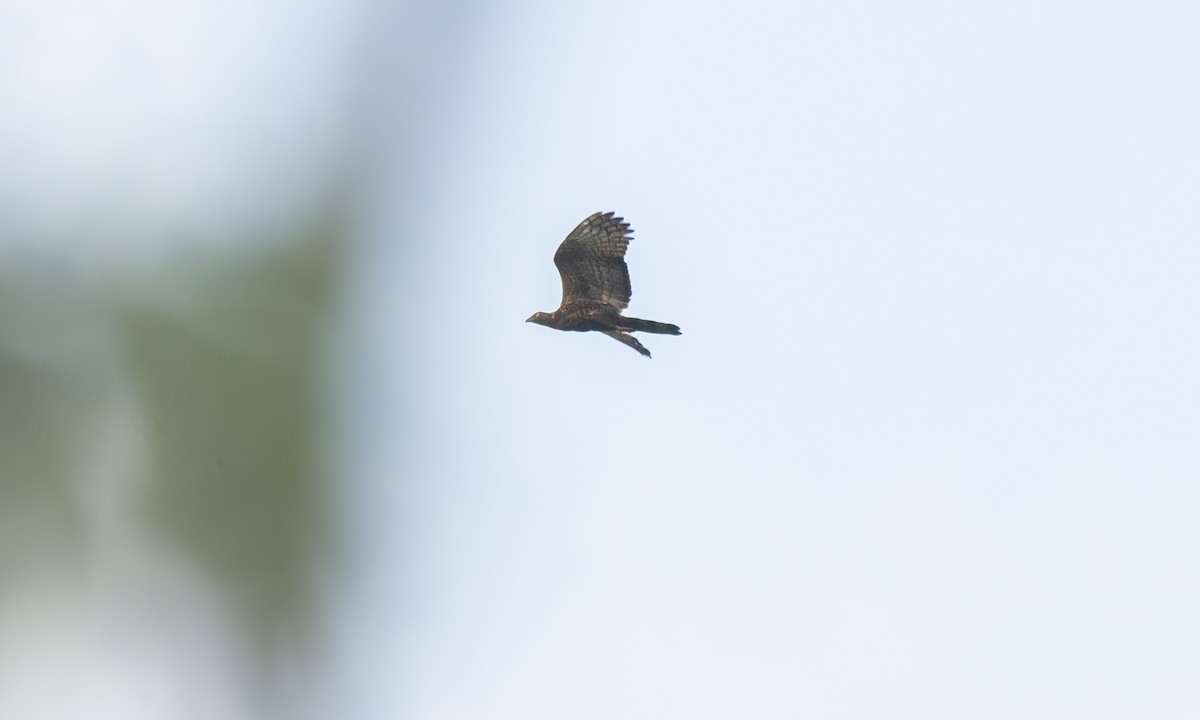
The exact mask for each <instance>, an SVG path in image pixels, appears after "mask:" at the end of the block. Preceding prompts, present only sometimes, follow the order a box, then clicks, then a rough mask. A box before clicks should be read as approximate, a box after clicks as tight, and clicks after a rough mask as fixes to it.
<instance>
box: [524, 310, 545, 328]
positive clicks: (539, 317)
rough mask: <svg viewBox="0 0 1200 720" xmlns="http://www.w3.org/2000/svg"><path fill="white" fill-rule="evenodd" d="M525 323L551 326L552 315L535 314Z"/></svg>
mask: <svg viewBox="0 0 1200 720" xmlns="http://www.w3.org/2000/svg"><path fill="white" fill-rule="evenodd" d="M525 322H531V323H537V324H538V325H549V324H550V313H544V312H535V313H534V314H532V315H530V316H529V319H528V320H526V321H525Z"/></svg>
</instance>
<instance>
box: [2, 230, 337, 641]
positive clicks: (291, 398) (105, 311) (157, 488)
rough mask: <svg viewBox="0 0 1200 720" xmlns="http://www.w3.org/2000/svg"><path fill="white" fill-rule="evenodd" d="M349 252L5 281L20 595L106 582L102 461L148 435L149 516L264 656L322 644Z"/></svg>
mask: <svg viewBox="0 0 1200 720" xmlns="http://www.w3.org/2000/svg"><path fill="white" fill-rule="evenodd" d="M340 241H341V232H340V229H339V226H338V224H337V223H323V224H318V225H317V226H316V227H315V228H313V229H311V230H310V231H309V232H306V233H302V234H301V237H299V239H296V240H289V241H287V242H267V243H261V244H255V245H253V249H252V250H246V251H244V252H237V253H227V254H225V255H224V256H221V255H216V254H214V255H211V256H206V257H205V258H203V259H196V260H194V261H192V262H187V263H176V264H172V265H170V266H169V267H166V268H163V269H159V270H156V271H153V272H146V271H144V270H143V271H138V272H132V271H129V272H114V273H94V272H93V273H84V274H81V273H79V272H77V271H75V270H71V269H69V268H68V269H64V266H62V265H57V264H56V263H54V262H51V263H48V264H45V263H44V264H40V265H39V264H38V263H34V262H31V263H29V264H28V265H26V266H24V267H20V266H16V267H14V266H9V267H7V268H4V269H3V270H2V271H0V277H6V278H7V280H6V281H5V282H3V283H0V426H2V429H3V431H2V432H0V588H3V587H4V586H7V587H8V590H7V591H19V588H14V587H13V585H12V581H13V580H14V579H19V578H20V577H21V575H22V572H24V570H25V569H28V568H29V566H30V565H32V564H38V563H57V564H60V565H62V566H64V567H67V568H70V567H78V568H79V569H81V570H84V571H87V568H86V564H87V560H86V558H87V557H88V553H87V549H88V548H87V544H88V543H89V542H90V541H91V539H90V537H89V536H88V533H87V532H86V526H87V522H86V518H87V516H88V514H89V513H90V512H92V510H93V508H92V507H91V505H92V504H93V503H95V502H97V498H96V492H95V491H94V490H90V489H88V488H87V487H86V485H87V484H88V483H89V482H92V479H93V478H92V475H91V473H90V472H89V467H88V465H89V463H92V462H93V458H94V456H95V455H96V449H95V445H96V443H103V442H106V437H107V436H106V435H104V433H103V429H104V426H105V425H106V424H108V423H112V422H128V423H129V427H130V428H132V429H133V430H132V433H133V434H134V435H136V436H137V437H138V441H137V442H134V443H130V444H129V447H128V448H127V449H126V450H124V452H126V453H127V454H133V455H137V457H128V458H125V461H123V462H121V463H120V464H119V467H120V468H125V469H126V471H127V472H131V473H138V474H145V475H147V477H143V478H139V479H138V481H137V482H136V483H133V484H132V486H133V487H135V488H136V492H135V493H134V495H133V498H132V501H131V502H132V504H133V506H134V507H132V508H130V513H131V514H130V517H133V518H136V521H137V522H138V523H140V524H142V525H144V527H145V529H146V536H147V537H150V538H152V539H153V540H152V541H153V542H161V543H165V544H167V545H168V546H169V547H170V548H171V551H172V552H171V554H172V555H174V556H177V557H185V558H187V559H188V561H189V562H190V564H191V566H192V567H194V568H199V569H200V571H201V574H202V575H203V576H204V578H205V580H206V581H207V583H208V585H209V587H210V589H212V590H213V591H214V594H215V595H216V597H218V598H219V599H220V600H221V601H222V602H223V604H224V606H225V607H226V608H227V609H229V610H230V615H231V617H232V618H233V619H234V620H235V621H236V622H238V623H239V624H240V625H241V626H242V627H243V630H244V632H243V631H239V632H238V633H237V635H238V636H239V637H242V638H244V639H245V640H246V647H245V648H243V650H244V651H247V652H248V653H249V654H250V656H251V657H257V658H259V659H260V660H267V659H269V658H270V656H271V655H272V653H273V652H274V651H276V650H278V651H284V652H291V651H293V650H295V649H296V645H297V644H298V643H299V644H302V643H303V642H304V640H305V639H306V637H305V636H306V634H307V632H306V631H307V630H308V629H310V628H313V627H315V625H316V623H315V622H314V617H313V612H314V610H315V609H316V607H315V599H316V597H317V594H316V591H317V590H318V583H319V579H320V572H321V567H322V563H323V562H324V561H326V560H327V559H328V551H327V548H328V541H329V538H330V532H329V530H330V528H329V513H328V509H327V508H328V494H327V489H326V488H325V487H324V485H323V467H324V466H323V463H322V458H321V456H320V452H319V451H320V448H321V447H322V446H323V443H322V442H321V440H320V432H321V422H320V417H321V408H320V407H319V404H318V401H317V398H318V397H319V392H318V385H319V383H320V381H321V379H322V372H323V365H322V360H321V359H322V358H323V357H325V356H326V353H325V352H324V350H323V347H322V344H321V343H322V338H323V337H324V330H325V329H326V326H327V324H328V322H329V309H330V301H331V297H332V296H333V281H334V278H335V277H336V276H337V272H336V262H335V261H336V258H337V249H338V248H339V246H340ZM100 492H101V493H103V489H101V490H100ZM102 500H103V499H102V498H101V501H102ZM92 571H95V569H94V568H93V569H92ZM3 592H6V590H4V589H0V593H3Z"/></svg>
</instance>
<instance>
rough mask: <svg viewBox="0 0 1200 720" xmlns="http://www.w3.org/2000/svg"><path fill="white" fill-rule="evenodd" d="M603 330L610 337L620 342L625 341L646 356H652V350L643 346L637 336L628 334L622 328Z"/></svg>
mask: <svg viewBox="0 0 1200 720" xmlns="http://www.w3.org/2000/svg"><path fill="white" fill-rule="evenodd" d="M603 332H604V334H605V335H607V336H609V337H610V338H612V339H614V340H617V341H619V342H623V343H625V344H626V345H628V346H629V347H631V348H633V349H634V350H637V351H638V352H640V353H641V354H643V355H645V356H646V357H650V351H649V350H647V349H646V348H644V347H642V344H641V343H640V342H638V341H637V338H635V337H634V336H632V335H627V334H625V333H623V332H621V331H620V330H604V331H603Z"/></svg>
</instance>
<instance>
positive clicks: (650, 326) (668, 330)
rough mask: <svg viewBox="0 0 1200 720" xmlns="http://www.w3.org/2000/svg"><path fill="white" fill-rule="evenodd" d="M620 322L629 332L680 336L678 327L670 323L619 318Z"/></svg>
mask: <svg viewBox="0 0 1200 720" xmlns="http://www.w3.org/2000/svg"><path fill="white" fill-rule="evenodd" d="M621 322H622V324H623V325H624V326H625V327H628V328H629V331H630V332H648V333H658V334H659V335H680V334H681V333H680V332H679V326H678V325H672V324H671V323H660V322H654V321H653V320H642V319H640V318H631V317H627V318H621Z"/></svg>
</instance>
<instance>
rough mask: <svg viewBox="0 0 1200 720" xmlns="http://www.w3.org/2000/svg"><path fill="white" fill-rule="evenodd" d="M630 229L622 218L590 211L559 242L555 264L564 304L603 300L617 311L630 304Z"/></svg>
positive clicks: (555, 254)
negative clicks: (627, 262)
mask: <svg viewBox="0 0 1200 720" xmlns="http://www.w3.org/2000/svg"><path fill="white" fill-rule="evenodd" d="M630 232H632V230H631V229H630V228H629V223H627V222H624V218H619V217H613V214H612V213H611V212H607V213H593V214H592V215H589V216H588V217H587V219H586V220H584V221H583V222H581V223H579V227H577V228H575V229H574V230H573V231H571V234H570V235H568V236H567V239H566V240H563V241H562V245H559V246H558V252H556V253H554V264H555V265H557V266H558V274H559V275H561V276H562V286H563V299H562V304H563V306H564V307H565V306H567V305H571V304H574V303H578V302H591V303H603V304H605V305H611V306H612V307H613V308H615V309H616V310H618V311H620V310H624V309H625V308H627V307H629V298H630V296H631V295H633V288H632V286H631V285H630V284H629V268H628V266H626V265H625V249H626V248H628V247H629V241H630V240H632V239H633V238H631V237H630V236H629V233H630Z"/></svg>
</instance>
